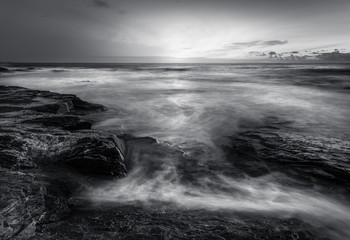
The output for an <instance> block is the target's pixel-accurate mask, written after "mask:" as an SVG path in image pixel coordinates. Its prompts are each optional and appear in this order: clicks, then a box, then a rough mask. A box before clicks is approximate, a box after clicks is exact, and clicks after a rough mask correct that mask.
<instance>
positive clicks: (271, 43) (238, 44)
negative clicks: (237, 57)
mask: <svg viewBox="0 0 350 240" xmlns="http://www.w3.org/2000/svg"><path fill="white" fill-rule="evenodd" d="M287 43H288V41H287V40H285V41H281V40H269V41H262V40H257V41H250V42H235V43H232V44H230V45H228V47H232V48H237V47H256V46H275V45H284V44H287Z"/></svg>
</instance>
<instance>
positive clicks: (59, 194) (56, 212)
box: [0, 86, 126, 239]
mask: <svg viewBox="0 0 350 240" xmlns="http://www.w3.org/2000/svg"><path fill="white" fill-rule="evenodd" d="M0 109H1V111H0V113H1V114H0V183H1V184H0V192H1V197H0V200H1V202H0V238H1V239H29V238H32V237H35V238H36V235H37V231H38V230H37V228H38V226H45V225H46V224H51V223H55V222H57V221H62V219H64V218H66V217H67V216H69V215H70V214H71V204H70V203H69V197H70V196H71V192H70V190H69V189H70V188H71V186H73V185H74V188H79V187H81V186H83V184H84V183H83V182H84V181H86V180H84V181H82V180H79V181H80V183H77V179H80V178H82V177H83V176H85V178H87V177H90V176H94V177H99V178H100V179H102V178H105V177H121V176H124V175H125V174H126V168H125V165H124V154H125V153H124V152H125V144H124V142H123V141H122V140H121V139H119V138H118V137H116V136H114V135H112V134H109V133H106V132H102V131H96V130H91V125H92V123H91V122H90V121H89V120H87V119H83V116H80V117H78V116H77V115H85V114H86V113H88V112H92V111H101V110H104V109H105V108H104V107H103V106H101V105H98V104H90V103H88V102H85V101H82V100H81V99H79V98H78V97H76V96H74V95H68V94H58V93H52V92H47V91H35V90H29V89H25V88H20V87H6V86H0ZM49 168H50V169H52V168H53V169H55V171H53V172H48V170H47V169H49ZM59 169H62V170H59ZM70 171H73V173H74V174H73V173H72V174H73V175H70V177H68V178H67V177H64V176H63V175H62V174H63V173H64V174H66V173H67V172H70ZM79 174H80V175H79ZM81 174H82V175H81ZM73 176H74V177H73ZM78 176H82V177H78ZM101 177H102V178H101ZM85 178H83V179H85ZM70 179H71V180H70ZM72 179H74V180H72ZM70 182H74V184H71V183H70ZM46 237H48V236H46ZM69 238H70V237H69Z"/></svg>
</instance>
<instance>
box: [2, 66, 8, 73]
mask: <svg viewBox="0 0 350 240" xmlns="http://www.w3.org/2000/svg"><path fill="white" fill-rule="evenodd" d="M1 72H10V70H8V69H7V68H4V67H0V73H1Z"/></svg>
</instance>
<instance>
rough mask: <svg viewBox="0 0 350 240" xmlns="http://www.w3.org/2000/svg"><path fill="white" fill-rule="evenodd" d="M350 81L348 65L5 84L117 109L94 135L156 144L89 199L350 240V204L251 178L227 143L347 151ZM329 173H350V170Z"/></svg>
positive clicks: (282, 181) (185, 70) (137, 153)
mask: <svg viewBox="0 0 350 240" xmlns="http://www.w3.org/2000/svg"><path fill="white" fill-rule="evenodd" d="M349 72H350V65H346V64H333V65H322V64H319V65H317V64H310V65H297V64H236V65H206V64H202V65H201V64H198V65H196V64H193V65H190V64H184V65H181V64H179V65H170V64H168V65H167V64H161V65H160V64H133V65H114V66H113V65H106V66H101V65H100V66H99V67H92V66H90V67H67V66H60V67H55V68H50V67H44V68H41V69H38V70H35V71H33V72H27V73H23V72H22V73H14V74H8V75H6V74H4V75H1V76H0V82H1V84H7V85H19V86H24V87H29V88H33V89H42V90H50V91H56V92H60V93H72V94H76V95H78V96H79V97H81V98H82V99H84V100H87V101H90V102H95V103H100V104H103V105H105V106H107V107H108V108H109V110H108V111H107V112H105V113H99V114H95V115H92V116H91V117H93V118H95V120H97V123H96V124H95V125H94V128H96V129H103V130H107V131H110V132H113V133H116V134H133V135H135V136H138V137H142V136H149V137H153V138H156V139H157V140H158V142H159V143H160V144H159V146H153V147H151V148H150V147H149V146H148V145H147V144H146V145H145V144H142V143H141V144H136V143H131V146H132V153H130V154H129V156H128V161H129V162H130V163H129V165H130V167H129V173H128V175H127V176H126V177H125V178H123V179H119V180H116V181H113V182H108V183H103V184H101V185H98V186H94V187H91V188H90V189H89V191H87V192H85V193H84V196H85V197H88V198H90V199H92V200H93V201H96V202H102V203H103V202H114V203H120V204H130V203H135V204H143V205H145V206H159V205H162V204H170V206H171V207H175V208H176V207H179V208H182V209H202V210H205V211H207V210H209V211H226V212H236V211H239V212H253V213H259V214H271V215H274V216H277V217H280V218H288V217H298V218H300V219H302V220H304V221H306V222H308V223H310V224H313V225H315V226H316V227H320V228H322V229H324V231H325V232H326V233H327V234H328V235H329V236H330V237H331V238H334V239H345V238H350V230H349V229H350V228H349V227H350V224H349V223H350V205H349V198H348V196H344V195H342V194H339V192H337V191H334V192H332V190H329V191H328V190H327V191H328V192H325V189H326V188H325V187H324V185H322V184H318V183H317V181H315V182H313V183H312V184H310V183H309V182H304V181H303V177H304V176H303V177H301V175H300V178H299V177H296V176H295V175H293V176H289V175H288V174H287V173H286V172H280V171H276V170H275V169H272V168H271V167H270V166H266V168H267V169H268V170H267V172H266V173H264V174H258V175H257V176H250V175H249V174H247V173H246V172H244V171H241V169H237V168H235V167H234V166H233V165H232V164H231V163H230V161H228V158H229V157H227V155H226V153H225V151H224V150H223V149H224V148H225V147H230V140H229V137H231V136H238V135H239V134H242V133H244V132H247V131H252V132H254V131H260V132H259V134H260V133H261V129H264V131H265V132H264V134H265V133H266V134H278V135H280V136H287V137H288V138H289V139H292V140H293V139H297V138H301V139H305V138H313V139H321V140H322V139H324V138H327V139H337V140H339V141H341V142H342V143H344V144H345V143H349V140H350V138H349V133H350V130H349V129H350V128H349V126H350V120H349V119H350V97H349V96H350V95H349V89H350V79H349V74H347V73H349ZM266 129H270V130H268V131H266ZM321 140H320V141H321ZM298 141H299V140H298ZM325 146H326V145H325ZM344 146H345V147H347V148H346V150H348V149H349V145H344ZM333 147H334V148H342V147H343V145H342V146H341V147H339V146H338V145H337V144H334V146H333ZM343 148H344V147H343ZM229 160H230V159H229ZM231 160H232V161H234V159H231ZM329 164H330V166H331V165H337V164H342V167H343V169H344V171H347V173H350V172H349V171H350V163H349V161H347V162H342V163H338V162H332V160H331V159H330V161H329ZM286 168H288V167H286ZM315 168H316V167H315ZM315 170H317V169H315ZM340 188H341V186H340ZM329 189H332V186H330V187H329Z"/></svg>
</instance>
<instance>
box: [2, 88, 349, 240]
mask: <svg viewBox="0 0 350 240" xmlns="http://www.w3.org/2000/svg"><path fill="white" fill-rule="evenodd" d="M105 110H106V108H105V107H104V106H102V105H99V104H93V103H89V102H85V101H83V100H81V99H80V98H78V97H76V96H75V95H72V94H59V93H54V92H49V91H40V90H31V89H27V88H23V87H15V86H2V85H0V172H1V174H0V181H1V182H3V183H6V184H2V185H1V186H0V191H1V192H2V195H1V199H0V200H1V209H0V238H3V239H45V240H46V239H72V238H76V237H77V236H80V237H81V238H82V239H96V238H95V237H96V236H99V238H100V239H111V238H112V239H113V238H118V239H132V238H135V237H142V238H143V239H159V238H164V239H167V237H166V236H171V237H174V238H175V239H178V238H181V239H193V238H203V237H207V239H222V237H225V236H226V237H228V239H234V238H240V237H241V238H244V239H246V238H247V237H249V239H263V238H265V237H266V236H270V237H275V236H279V237H280V238H281V239H290V237H291V236H292V235H293V236H298V234H300V236H304V237H306V239H319V238H318V236H320V234H322V232H318V231H319V230H320V229H318V228H317V227H315V226H313V224H312V223H310V222H309V223H308V221H303V218H300V219H298V218H295V217H290V218H283V217H281V216H279V214H278V213H277V212H270V213H269V212H268V211H266V213H259V212H250V211H247V212H244V211H239V210H237V211H234V210H233V211H232V212H230V211H229V210H227V212H225V211H221V210H210V209H208V208H201V207H200V206H198V208H197V207H194V208H191V207H189V208H186V203H184V204H183V206H182V205H181V204H180V205H179V206H177V205H176V204H177V203H176V201H169V202H167V201H162V198H161V196H162V195H161V194H162V193H160V195H156V194H157V192H156V191H155V192H152V191H151V192H149V193H148V194H150V195H152V196H151V199H157V200H156V201H155V202H147V201H149V199H145V201H146V203H144V202H142V200H140V199H139V200H138V201H135V202H126V203H124V204H122V203H121V202H118V201H115V202H104V201H101V202H100V201H94V199H92V198H89V197H86V196H85V195H84V192H85V193H86V191H89V189H90V187H93V186H96V185H97V186H100V185H101V183H102V184H104V183H107V182H109V183H111V180H113V179H119V178H121V177H124V176H126V174H127V172H128V170H131V171H130V173H131V172H132V170H133V167H139V166H137V164H140V165H142V166H143V168H141V170H142V171H144V172H140V173H141V177H140V176H136V177H140V179H138V180H140V182H137V184H140V185H141V186H140V187H141V188H142V184H143V183H146V185H147V181H152V177H156V176H157V174H159V173H162V171H161V169H157V168H158V167H159V168H161V165H162V164H163V162H162V161H163V158H164V159H165V160H166V157H167V156H170V155H171V156H172V157H173V158H172V159H177V160H178V161H179V166H178V167H179V168H180V169H177V170H178V171H179V173H180V174H184V175H183V176H180V178H182V177H184V179H180V180H179V182H177V184H180V185H179V186H181V184H184V182H181V181H183V180H184V181H185V183H186V181H187V183H188V184H190V185H191V184H196V183H197V182H196V181H197V180H198V186H199V187H200V186H201V183H200V181H201V180H202V179H203V178H205V177H209V175H207V174H208V172H202V173H203V174H204V175H201V174H200V172H199V171H200V169H199V170H198V168H197V167H198V165H197V164H199V162H198V161H200V159H195V158H191V157H189V156H186V155H185V154H184V152H182V151H180V150H179V149H174V148H172V147H171V146H167V145H162V144H159V143H158V142H157V140H156V139H153V138H151V137H141V138H137V137H134V136H132V135H127V134H126V135H121V136H116V135H114V134H111V133H108V132H105V131H100V130H94V129H91V126H92V124H93V122H92V121H91V120H89V114H90V113H95V112H99V111H105ZM284 125H288V122H283V121H281V120H280V119H278V118H272V119H270V120H269V121H267V122H265V123H262V125H261V126H255V128H251V129H250V130H247V131H245V132H242V133H238V134H236V135H235V136H230V137H228V140H229V142H228V143H227V145H225V146H221V147H222V149H223V152H224V153H225V158H226V160H225V161H227V166H226V167H225V166H220V164H218V165H212V166H211V167H212V168H211V170H213V174H214V175H215V174H216V173H222V174H224V175H225V174H226V175H227V176H233V177H236V178H238V179H240V178H241V179H246V176H249V177H248V179H255V178H257V179H259V177H263V176H268V175H269V174H270V172H273V171H274V172H278V173H286V174H287V175H288V176H292V177H295V179H298V178H299V177H300V176H304V177H307V178H305V179H304V181H305V182H304V184H305V186H299V185H298V184H299V183H298V182H290V183H289V184H291V186H293V184H296V185H295V187H296V188H297V189H304V190H306V191H307V190H308V186H312V184H316V182H314V179H318V180H317V181H318V184H320V185H319V186H318V187H320V188H321V189H322V188H324V189H325V190H326V189H327V188H328V187H329V186H330V185H331V186H332V187H334V190H333V191H334V193H335V194H337V192H338V190H339V192H338V195H339V194H340V195H343V196H347V195H348V193H349V192H350V190H349V188H348V187H345V186H346V185H344V187H343V186H342V184H347V183H348V182H349V176H348V173H347V172H346V171H345V170H343V169H342V168H340V166H334V164H333V165H331V163H332V162H330V163H329V164H328V162H327V161H328V160H329V161H330V160H337V161H336V162H341V161H342V160H343V159H345V157H346V154H347V153H348V152H347V151H346V149H347V146H348V145H347V142H343V143H341V142H338V141H336V140H334V139H331V138H329V139H326V138H325V139H323V138H320V137H319V138H316V137H314V138H312V137H311V136H310V137H309V138H305V136H300V135H298V134H297V133H296V134H294V135H293V134H289V135H288V134H287V135H283V134H282V132H283V131H282V130H281V132H279V131H280V130H279V129H280V128H282V127H283V126H284ZM248 127H249V126H248ZM335 144H337V147H335ZM338 145H339V146H338ZM325 148H326V149H327V150H328V151H329V152H324V149H325ZM139 154H141V155H139ZM142 154H145V155H148V156H149V157H148V158H147V157H146V158H142V156H143V155H142ZM335 154H336V155H335ZM155 155H157V157H158V159H157V160H153V157H155ZM140 156H141V157H140ZM334 156H336V157H334ZM321 157H323V158H324V159H325V160H324V162H325V163H322V165H321V163H318V162H315V161H314V159H321ZM138 158H139V159H138ZM134 159H137V160H136V161H134ZM147 159H148V160H147ZM165 160H164V161H165ZM210 164H213V163H211V162H207V163H206V165H205V167H207V166H210ZM133 165H134V166H133ZM153 168H155V169H153ZM314 168H316V169H319V171H312V169H314ZM192 171H193V172H192ZM322 171H324V172H322ZM133 174H134V176H135V172H133ZM143 174H146V175H143ZM147 174H149V175H150V176H149V177H150V178H149V179H147V177H146V176H147ZM130 175H132V173H131V174H129V175H128V177H130ZM151 175H152V177H151ZM153 175H154V176H153ZM226 175H225V176H226ZM333 176H334V177H333ZM128 177H127V178H126V179H124V181H125V180H126V181H129V180H131V181H132V180H133V179H132V177H131V178H128ZM145 177H146V178H145ZM186 177H188V179H186ZM136 180H137V179H136ZM164 180H166V179H164ZM160 183H162V182H160ZM163 184H167V182H165V183H163ZM170 187H171V185H170ZM216 190H217V189H215V188H214V189H211V191H213V192H212V194H213V195H212V197H215V191H216ZM123 191H126V192H127V191H128V189H124V190H123ZM131 191H132V189H131ZM169 192H171V189H169ZM219 193H220V192H219ZM135 194H136V195H137V194H138V192H136V193H135ZM184 194H185V193H184ZM186 194H187V193H186ZM189 194H191V193H190V192H189ZM184 196H186V197H191V195H184ZM94 197H96V199H97V198H98V197H99V195H98V196H94ZM115 197H116V198H119V196H115ZM140 197H141V198H142V195H141V196H140ZM157 197H158V198H157ZM193 197H194V199H196V196H195V195H194V196H193ZM197 198H198V197H197ZM137 199H138V198H137ZM247 200H248V201H249V198H248V199H247ZM178 201H179V202H180V203H181V201H182V200H178ZM286 201H287V202H288V199H286ZM147 204H150V205H151V207H150V205H147ZM152 204H153V205H152ZM237 209H239V206H237ZM276 213H277V214H276ZM296 216H298V215H296ZM231 217H233V218H231ZM236 218H238V219H239V221H233V220H232V219H236ZM208 224H209V225H208ZM208 226H210V229H209V230H208ZM271 228H276V229H277V230H276V229H275V230H271V231H270V230H269V231H268V232H267V229H271ZM280 228H285V229H288V231H287V232H283V231H280V230H278V229H280ZM250 229H254V231H253V232H251V230H250ZM295 234H296V235H295ZM344 234H347V233H344Z"/></svg>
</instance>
